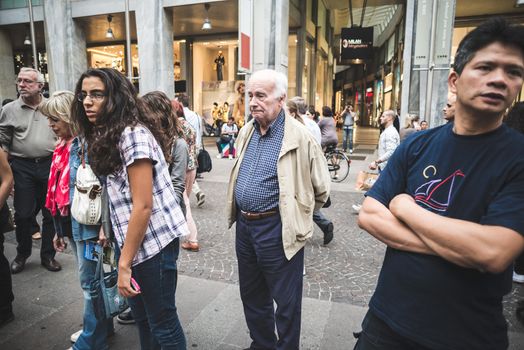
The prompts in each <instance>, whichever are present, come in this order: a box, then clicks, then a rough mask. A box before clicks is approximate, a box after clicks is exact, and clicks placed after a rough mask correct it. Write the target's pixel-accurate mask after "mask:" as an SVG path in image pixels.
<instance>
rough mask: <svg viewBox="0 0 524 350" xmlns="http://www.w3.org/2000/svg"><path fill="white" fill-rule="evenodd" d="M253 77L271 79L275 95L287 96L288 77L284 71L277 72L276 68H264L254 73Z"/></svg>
mask: <svg viewBox="0 0 524 350" xmlns="http://www.w3.org/2000/svg"><path fill="white" fill-rule="evenodd" d="M251 79H260V80H267V81H271V82H273V84H274V89H273V96H274V97H276V98H278V97H284V99H285V97H286V96H287V77H286V75H285V74H284V73H281V72H277V71H276V70H274V69H262V70H258V71H256V72H255V73H253V75H251Z"/></svg>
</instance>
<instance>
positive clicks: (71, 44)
mask: <svg viewBox="0 0 524 350" xmlns="http://www.w3.org/2000/svg"><path fill="white" fill-rule="evenodd" d="M43 5H44V26H45V46H46V50H47V61H48V71H49V90H50V92H51V93H52V92H54V91H57V90H70V91H73V90H74V88H75V85H76V82H77V80H78V78H79V77H80V75H81V74H82V73H83V72H84V71H85V70H86V69H87V52H86V38H85V34H84V32H83V30H82V28H81V27H80V26H79V25H78V24H77V23H76V22H75V21H74V20H73V17H72V12H71V6H72V5H71V0H44V2H43Z"/></svg>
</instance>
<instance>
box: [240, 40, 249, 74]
mask: <svg viewBox="0 0 524 350" xmlns="http://www.w3.org/2000/svg"><path fill="white" fill-rule="evenodd" d="M250 42H251V38H250V37H249V36H247V35H246V34H244V33H240V47H241V50H242V52H241V53H240V67H242V68H244V69H247V70H250V69H251V62H250V57H251V54H250V49H251V43H250Z"/></svg>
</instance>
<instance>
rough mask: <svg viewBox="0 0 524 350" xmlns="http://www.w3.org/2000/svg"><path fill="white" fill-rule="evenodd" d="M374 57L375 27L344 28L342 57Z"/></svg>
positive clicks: (341, 45) (341, 34)
mask: <svg viewBox="0 0 524 350" xmlns="http://www.w3.org/2000/svg"><path fill="white" fill-rule="evenodd" d="M371 58H373V27H367V28H342V31H341V33H340V59H342V60H353V59H371Z"/></svg>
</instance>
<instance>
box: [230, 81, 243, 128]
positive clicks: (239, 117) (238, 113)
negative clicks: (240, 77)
mask: <svg viewBox="0 0 524 350" xmlns="http://www.w3.org/2000/svg"><path fill="white" fill-rule="evenodd" d="M245 88H246V85H245V84H244V83H243V82H241V83H239V84H238V86H237V93H238V94H237V99H236V101H235V104H234V106H233V117H234V118H235V123H236V124H237V126H238V127H239V128H241V127H242V126H244V114H245V112H246V105H245V102H244V95H245Z"/></svg>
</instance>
